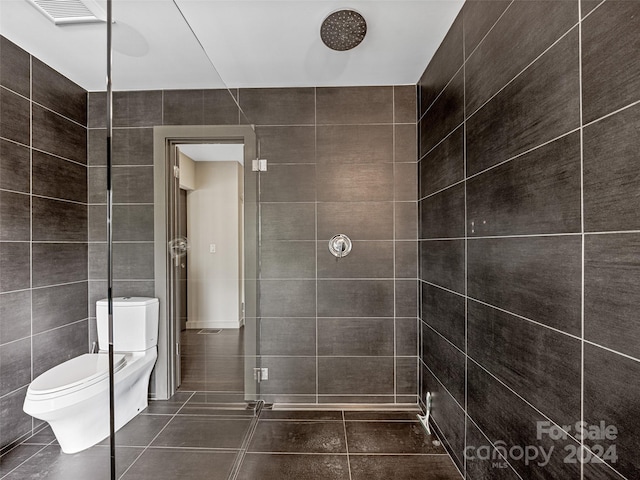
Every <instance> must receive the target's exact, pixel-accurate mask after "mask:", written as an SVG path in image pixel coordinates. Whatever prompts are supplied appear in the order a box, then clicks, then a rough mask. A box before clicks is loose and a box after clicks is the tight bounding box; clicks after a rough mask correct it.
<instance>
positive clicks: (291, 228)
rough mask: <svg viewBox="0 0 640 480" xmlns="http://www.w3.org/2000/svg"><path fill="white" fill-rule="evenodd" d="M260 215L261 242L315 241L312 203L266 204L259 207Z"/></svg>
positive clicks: (314, 211) (314, 220) (314, 210)
mask: <svg viewBox="0 0 640 480" xmlns="http://www.w3.org/2000/svg"><path fill="white" fill-rule="evenodd" d="M261 214H262V239H263V240H315V239H316V207H315V205H314V204H313V203H266V204H262V205H261ZM329 238H330V237H327V240H328V239H329Z"/></svg>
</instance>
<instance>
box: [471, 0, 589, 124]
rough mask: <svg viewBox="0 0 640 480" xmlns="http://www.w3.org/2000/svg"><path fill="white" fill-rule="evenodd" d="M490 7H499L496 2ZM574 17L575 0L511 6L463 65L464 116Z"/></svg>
mask: <svg viewBox="0 0 640 480" xmlns="http://www.w3.org/2000/svg"><path fill="white" fill-rule="evenodd" d="M491 3H494V2H491ZM499 3H500V2H498V4H499ZM490 8H491V9H497V10H500V7H499V6H498V5H493V6H492V7H490ZM502 8H504V5H502ZM487 13H488V14H489V15H495V13H496V12H487ZM577 20H578V2H577V1H562V2H555V1H548V0H537V1H534V2H515V3H513V4H512V5H510V6H509V8H508V9H507V10H506V12H505V13H504V15H503V16H502V17H501V18H500V20H499V21H498V23H497V24H496V25H495V26H494V27H493V29H492V30H491V32H489V34H488V35H487V36H486V38H484V40H483V41H482V43H481V44H480V45H479V47H478V49H477V50H476V51H475V52H474V53H473V54H472V55H471V57H470V58H469V59H468V60H467V63H466V64H465V70H466V71H465V75H466V103H467V105H466V108H467V115H471V114H472V113H473V112H475V111H476V110H477V109H478V107H480V105H482V104H483V103H484V102H486V101H487V100H488V99H489V98H490V97H491V96H492V95H494V94H495V93H496V92H497V91H498V90H499V89H501V88H502V87H503V86H504V85H506V84H507V83H508V82H509V81H511V80H512V79H513V78H514V77H515V76H516V75H518V74H519V73H520V72H521V71H522V70H523V69H524V68H525V67H526V66H527V65H529V64H530V63H531V62H532V61H533V60H534V59H535V58H536V57H537V56H538V55H540V54H542V52H544V51H545V50H546V49H547V48H549V47H550V46H551V45H552V44H553V43H554V42H556V41H557V40H558V39H559V38H560V37H561V36H562V35H563V34H565V33H566V32H567V31H569V29H570V28H571V27H573V26H574V25H575V24H576V23H577ZM465 26H466V25H465ZM574 58H575V57H574Z"/></svg>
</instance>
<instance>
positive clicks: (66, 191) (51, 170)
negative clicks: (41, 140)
mask: <svg viewBox="0 0 640 480" xmlns="http://www.w3.org/2000/svg"><path fill="white" fill-rule="evenodd" d="M32 175H33V177H32V182H33V194H34V195H41V196H43V197H51V198H58V199H61V200H72V201H74V202H86V201H87V167H85V166H84V165H80V164H78V163H75V162H69V161H67V160H64V159H62V158H58V157H54V156H53V155H48V154H46V153H42V152H38V151H34V152H33V163H32ZM52 178H59V179H64V181H61V182H52V181H51V179H52Z"/></svg>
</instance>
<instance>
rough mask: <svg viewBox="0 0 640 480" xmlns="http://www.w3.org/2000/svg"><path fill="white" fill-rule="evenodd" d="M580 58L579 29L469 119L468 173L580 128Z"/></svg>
mask: <svg viewBox="0 0 640 480" xmlns="http://www.w3.org/2000/svg"><path fill="white" fill-rule="evenodd" d="M523 3H537V2H523ZM561 3H567V2H561ZM578 58H579V55H578V31H577V29H574V30H573V31H572V32H570V33H569V34H568V35H567V36H566V37H564V38H563V39H562V40H561V41H560V42H558V43H557V44H556V45H554V46H553V47H552V48H551V49H550V50H549V51H548V52H546V53H545V54H544V55H543V56H542V57H541V58H540V59H538V60H537V61H536V62H535V63H534V64H533V65H531V66H530V67H529V68H527V70H525V71H524V72H523V73H522V74H521V75H520V76H519V77H518V78H516V79H515V80H514V81H513V82H512V83H510V84H509V85H508V86H507V87H505V89H504V90H502V91H501V92H500V93H499V94H498V95H496V96H495V97H493V99H492V100H491V101H490V102H488V103H487V104H486V105H484V106H483V107H482V108H481V109H480V110H478V111H477V112H476V113H475V114H474V115H473V116H471V117H470V118H468V119H467V123H466V129H467V130H466V132H467V133H466V139H467V175H473V174H475V173H478V172H480V171H482V170H484V169H486V168H488V167H491V166H493V165H496V164H498V163H500V162H502V161H504V160H507V159H509V158H512V157H514V156H516V155H518V154H520V153H522V152H525V151H527V150H529V149H531V148H533V147H536V146H538V145H541V144H542V143H544V142H547V141H549V140H552V139H553V138H556V137H559V136H560V135H563V134H565V133H567V132H569V131H571V130H573V129H574V128H577V127H578V126H579V125H580V88H579V87H580V82H579V80H580V79H579V61H578Z"/></svg>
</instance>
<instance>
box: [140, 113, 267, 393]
mask: <svg viewBox="0 0 640 480" xmlns="http://www.w3.org/2000/svg"><path fill="white" fill-rule="evenodd" d="M177 142H183V143H217V142H220V143H243V144H244V166H245V168H244V171H245V174H244V180H245V182H244V183H245V192H244V195H245V202H244V205H245V212H244V213H245V228H244V235H245V238H247V225H246V223H247V218H251V216H247V215H246V209H247V208H252V205H253V204H254V203H255V208H256V212H255V213H256V215H255V216H256V219H257V194H258V173H257V172H256V173H254V172H252V169H251V165H252V161H253V160H255V159H256V158H258V157H257V156H256V153H257V152H256V134H255V131H254V127H253V126H252V125H189V126H185V125H176V126H156V127H154V128H153V178H154V181H153V183H154V193H153V197H154V209H153V210H154V279H155V296H156V297H157V298H158V299H159V301H160V312H159V318H158V329H159V331H158V360H157V361H156V365H155V368H154V370H153V373H152V376H151V386H150V387H151V390H150V397H151V398H152V399H156V400H166V399H168V398H170V397H171V396H172V395H173V394H174V393H175V392H176V388H177V387H176V380H175V354H176V339H175V327H174V322H172V321H170V320H171V312H170V301H169V300H170V295H171V284H170V282H169V273H170V272H169V265H170V262H171V258H170V255H169V252H168V248H167V242H168V241H169V239H168V228H169V227H168V220H169V207H170V205H168V201H169V173H168V172H169V171H170V170H171V171H172V170H173V168H172V166H171V169H170V168H169V166H170V159H171V155H170V154H171V152H170V149H171V148H172V147H171V145H173V144H175V143H177ZM248 184H249V185H248ZM254 184H255V188H253V189H252V188H250V187H251V186H252V185H254ZM254 195H255V196H256V198H253V196H254ZM255 228H256V234H255V235H256V244H255V250H256V251H255V257H254V256H253V253H252V252H251V251H250V250H249V246H248V242H246V241H245V242H244V245H245V248H244V250H245V261H244V276H245V279H244V281H245V306H246V310H245V333H244V338H245V357H244V361H245V368H244V372H245V378H244V383H245V398H247V399H251V398H253V397H255V395H256V389H257V384H256V382H255V381H254V380H253V377H252V376H251V375H248V374H247V372H253V368H254V367H255V365H253V364H251V365H249V364H248V363H251V362H253V363H255V362H256V358H257V357H256V355H255V345H251V343H250V342H251V340H250V339H253V342H254V343H255V342H256V341H257V333H258V332H257V328H256V326H257V311H256V309H257V302H258V301H259V299H258V288H257V277H258V275H257V250H258V241H259V239H258V235H259V229H258V228H257V225H256V227H255ZM252 246H253V245H252ZM247 252H249V253H251V255H246V253H247ZM247 257H248V258H247ZM254 284H255V285H254ZM250 295H253V296H254V297H255V300H254V302H255V304H254V308H251V305H250V302H249V301H248V300H249V298H250ZM174 320H175V319H174ZM178 321H179V319H178ZM246 346H249V347H250V348H249V351H248V352H247V351H246ZM251 347H253V348H251ZM251 350H254V351H253V352H252V351H251Z"/></svg>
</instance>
